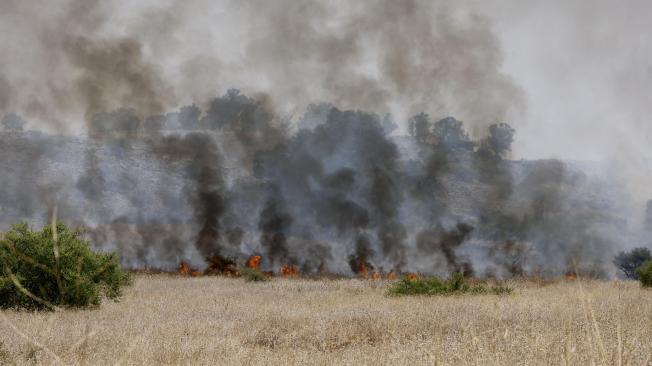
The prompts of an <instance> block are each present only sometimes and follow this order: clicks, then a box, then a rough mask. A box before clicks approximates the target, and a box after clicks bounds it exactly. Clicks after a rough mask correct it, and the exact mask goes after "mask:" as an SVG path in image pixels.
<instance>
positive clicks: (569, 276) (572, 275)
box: [565, 271, 577, 281]
mask: <svg viewBox="0 0 652 366" xmlns="http://www.w3.org/2000/svg"><path fill="white" fill-rule="evenodd" d="M565 277H566V280H568V281H573V280H576V279H577V273H576V272H575V271H568V272H566V275H565Z"/></svg>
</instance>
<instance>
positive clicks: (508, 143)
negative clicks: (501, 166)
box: [487, 123, 516, 157]
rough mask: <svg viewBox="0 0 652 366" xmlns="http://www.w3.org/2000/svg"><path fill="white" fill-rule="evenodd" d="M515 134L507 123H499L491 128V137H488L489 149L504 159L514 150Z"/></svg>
mask: <svg viewBox="0 0 652 366" xmlns="http://www.w3.org/2000/svg"><path fill="white" fill-rule="evenodd" d="M515 132H516V131H515V130H514V129H513V128H512V127H511V126H510V125H508V124H507V123H497V124H493V125H491V126H489V136H488V137H487V144H488V147H489V148H490V149H491V150H492V151H493V152H494V153H495V154H496V155H498V156H501V157H504V156H505V155H506V154H507V153H508V152H510V151H511V150H512V142H514V133H515Z"/></svg>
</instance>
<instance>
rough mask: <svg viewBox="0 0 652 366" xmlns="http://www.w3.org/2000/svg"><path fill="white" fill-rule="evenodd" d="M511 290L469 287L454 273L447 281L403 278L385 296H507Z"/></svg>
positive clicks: (460, 275) (501, 287)
mask: <svg viewBox="0 0 652 366" xmlns="http://www.w3.org/2000/svg"><path fill="white" fill-rule="evenodd" d="M511 292H512V289H511V288H509V287H507V286H502V285H497V286H491V287H486V286H482V285H471V284H469V283H468V282H467V281H466V280H465V279H464V275H463V274H461V273H455V274H453V275H452V276H451V278H449V279H448V280H447V281H442V280H440V279H439V278H436V277H430V278H416V279H411V278H408V277H404V278H403V279H401V280H400V281H399V282H397V283H395V284H393V285H392V286H391V287H390V288H389V289H388V290H387V294H388V295H390V296H405V295H455V294H476V295H480V294H496V295H503V294H509V293H511Z"/></svg>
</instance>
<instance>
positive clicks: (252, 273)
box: [240, 268, 268, 282]
mask: <svg viewBox="0 0 652 366" xmlns="http://www.w3.org/2000/svg"><path fill="white" fill-rule="evenodd" d="M240 276H242V278H244V279H245V281H247V282H263V281H267V280H268V278H267V276H265V274H264V273H262V272H261V271H259V270H257V269H253V268H243V269H241V270H240Z"/></svg>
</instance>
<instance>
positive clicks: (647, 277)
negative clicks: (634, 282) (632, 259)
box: [636, 260, 652, 287]
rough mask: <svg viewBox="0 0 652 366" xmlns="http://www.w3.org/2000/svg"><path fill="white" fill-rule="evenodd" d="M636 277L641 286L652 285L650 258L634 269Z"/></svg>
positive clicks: (651, 262)
mask: <svg viewBox="0 0 652 366" xmlns="http://www.w3.org/2000/svg"><path fill="white" fill-rule="evenodd" d="M636 274H637V275H638V279H639V280H640V281H641V285H643V287H652V260H650V261H647V262H645V264H643V265H642V266H640V267H638V268H637V269H636Z"/></svg>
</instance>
